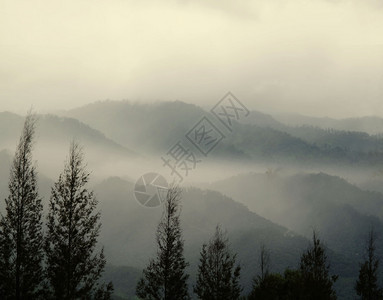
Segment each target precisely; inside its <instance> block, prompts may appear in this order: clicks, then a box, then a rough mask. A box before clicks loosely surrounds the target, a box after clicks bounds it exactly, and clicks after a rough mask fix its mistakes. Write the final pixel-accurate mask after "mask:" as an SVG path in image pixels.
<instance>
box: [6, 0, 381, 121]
mask: <svg viewBox="0 0 383 300" xmlns="http://www.w3.org/2000/svg"><path fill="white" fill-rule="evenodd" d="M379 2H382V1H380V0H376V1H374V0H370V1H368V0H348V1H347V0H344V1H343V0H337V1H336V0H334V1H332V0H302V1H300V0H258V1H256V0H220V1H217V0H190V1H186V0H184V1H183V0H179V1H171V0H167V1H160V0H157V1H155V0H134V1H130V0H108V1H106V0H66V1H55V0H35V1H31V0H26V1H18V0H0V111H3V110H12V111H17V112H22V111H26V110H28V108H30V107H31V105H33V107H34V108H35V110H37V111H39V112H44V111H49V110H56V109H57V110H59V109H68V108H71V107H76V106H80V105H83V104H86V103H90V102H94V101H98V100H105V99H112V100H122V99H129V100H132V101H150V102H153V101H156V100H177V99H178V100H182V101H185V102H191V103H196V104H199V105H204V106H207V107H209V106H211V105H213V104H214V103H215V102H216V101H217V100H219V98H220V97H221V96H223V95H224V94H225V93H226V92H227V91H228V90H230V91H232V92H233V93H234V94H235V95H236V96H237V97H238V98H239V99H241V100H242V101H243V102H244V103H245V104H246V105H247V106H248V107H249V108H251V109H258V110H261V111H266V112H271V111H280V112H295V113H301V114H308V115H316V116H332V117H347V116H362V115H379V116H383V7H382V5H380V6H379Z"/></svg>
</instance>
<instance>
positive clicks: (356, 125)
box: [274, 114, 383, 135]
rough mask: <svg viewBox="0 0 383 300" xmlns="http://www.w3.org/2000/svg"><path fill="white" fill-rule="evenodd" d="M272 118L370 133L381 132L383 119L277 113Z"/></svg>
mask: <svg viewBox="0 0 383 300" xmlns="http://www.w3.org/2000/svg"><path fill="white" fill-rule="evenodd" d="M274 118H275V119H276V120H278V121H279V122H281V123H284V124H287V125H290V126H302V125H310V126H316V127H319V128H322V129H329V128H332V129H336V130H344V131H359V132H366V133H368V134H371V135H375V134H381V133H383V119H382V118H380V117H375V116H366V117H360V118H345V119H333V118H328V117H325V118H318V117H309V116H303V115H298V114H284V115H283V114H279V115H275V116H274Z"/></svg>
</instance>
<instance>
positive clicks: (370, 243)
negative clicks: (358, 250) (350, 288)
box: [355, 229, 383, 300]
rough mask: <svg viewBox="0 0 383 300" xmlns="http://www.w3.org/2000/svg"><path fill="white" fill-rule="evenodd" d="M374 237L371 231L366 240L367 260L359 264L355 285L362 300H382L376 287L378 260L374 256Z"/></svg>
mask: <svg viewBox="0 0 383 300" xmlns="http://www.w3.org/2000/svg"><path fill="white" fill-rule="evenodd" d="M375 241H376V236H375V233H374V231H373V229H371V230H370V231H369V233H368V239H367V247H366V252H367V258H366V260H365V261H364V262H363V263H362V264H360V269H359V278H358V280H357V281H356V284H355V290H356V293H357V294H358V296H360V297H361V299H363V300H377V299H383V293H382V289H381V288H379V286H378V270H379V259H378V258H377V257H376V255H375Z"/></svg>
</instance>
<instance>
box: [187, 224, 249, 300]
mask: <svg viewBox="0 0 383 300" xmlns="http://www.w3.org/2000/svg"><path fill="white" fill-rule="evenodd" d="M235 261H236V254H232V253H231V252H230V249H229V241H228V238H227V236H226V234H224V233H223V232H222V230H221V228H220V226H217V228H216V231H215V234H214V236H213V238H212V239H211V240H210V242H209V244H204V245H203V246H202V250H201V257H200V264H199V266H198V277H197V283H196V285H195V286H194V292H195V293H196V294H197V296H198V298H199V299H203V300H222V299H232V300H235V299H239V297H240V294H241V291H242V288H241V287H240V285H239V277H240V271H241V268H240V266H239V265H237V266H235Z"/></svg>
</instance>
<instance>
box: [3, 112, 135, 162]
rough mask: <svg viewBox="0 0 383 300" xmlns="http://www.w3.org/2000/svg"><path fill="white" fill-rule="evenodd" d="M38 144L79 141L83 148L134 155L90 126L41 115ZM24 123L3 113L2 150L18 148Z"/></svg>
mask: <svg viewBox="0 0 383 300" xmlns="http://www.w3.org/2000/svg"><path fill="white" fill-rule="evenodd" d="M37 117H38V120H37V143H52V144H62V143H64V144H65V143H66V144H68V143H69V141H71V140H72V139H76V140H79V142H81V143H82V144H83V145H84V146H86V147H88V148H90V149H91V147H97V148H99V149H100V150H105V151H109V152H110V153H112V154H113V153H119V154H122V155H133V154H134V152H133V151H132V150H129V149H127V148H125V147H122V146H121V145H119V144H117V143H116V142H114V141H112V140H111V139H108V138H107V137H106V136H105V135H104V134H102V133H101V132H99V131H97V130H95V129H93V128H91V127H89V126H88V125H86V124H84V123H82V122H80V121H78V120H76V119H73V118H66V117H58V116H55V115H38V116H37ZM23 123H24V117H22V116H19V115H16V114H13V113H9V112H2V113H0V130H1V132H0V133H1V134H0V147H1V148H9V147H10V148H11V150H12V151H13V149H14V148H15V146H16V144H17V142H18V137H19V134H20V132H21V129H22V126H23Z"/></svg>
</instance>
